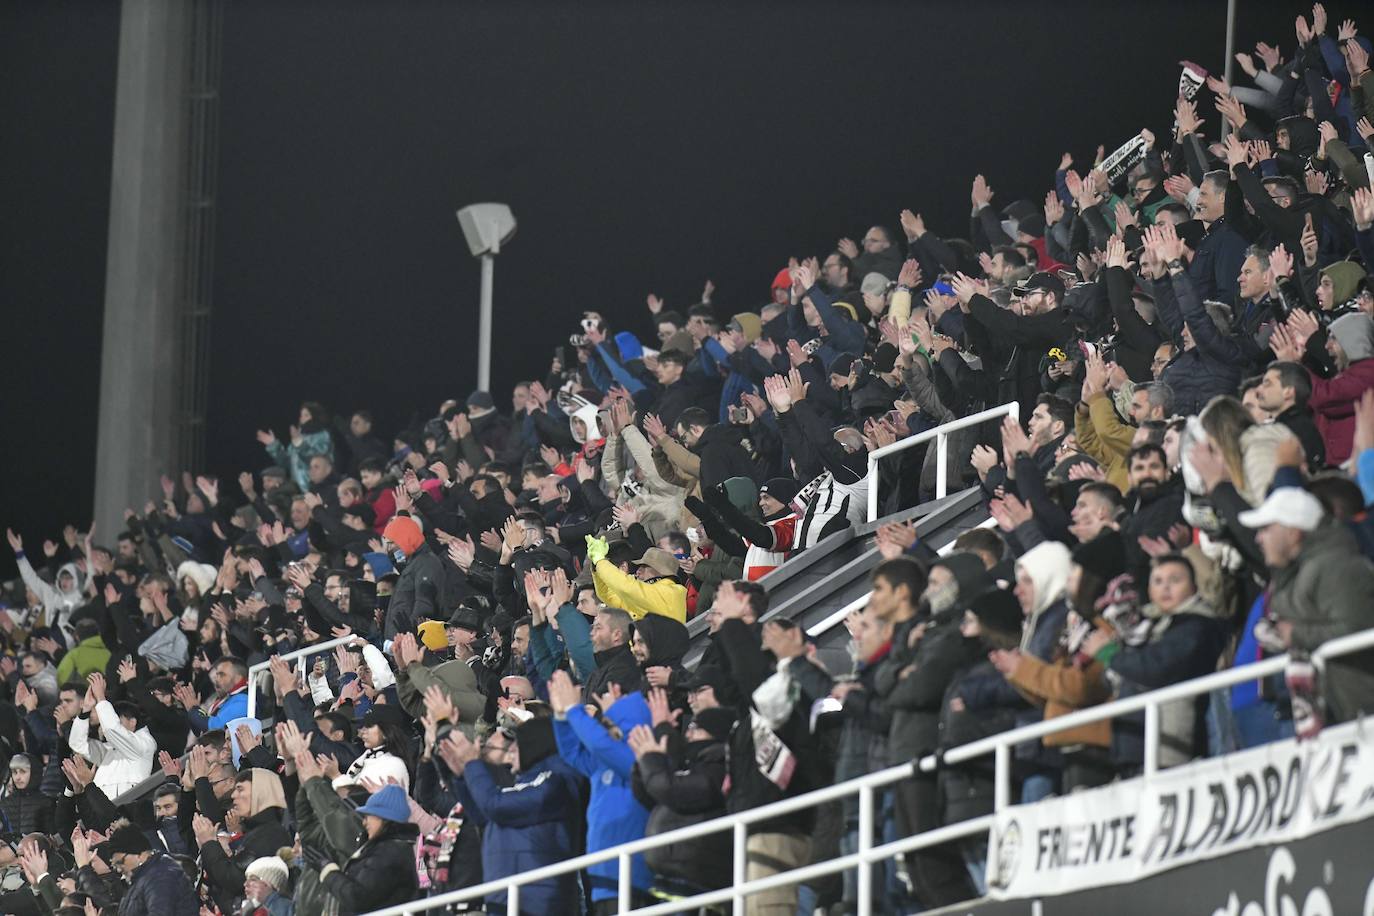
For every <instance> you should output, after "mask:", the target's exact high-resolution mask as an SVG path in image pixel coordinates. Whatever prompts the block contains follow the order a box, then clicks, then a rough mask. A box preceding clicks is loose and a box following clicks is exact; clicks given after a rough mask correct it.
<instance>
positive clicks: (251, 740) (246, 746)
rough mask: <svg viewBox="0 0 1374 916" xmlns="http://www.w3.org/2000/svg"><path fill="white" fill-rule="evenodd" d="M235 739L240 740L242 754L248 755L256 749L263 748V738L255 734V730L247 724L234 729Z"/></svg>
mask: <svg viewBox="0 0 1374 916" xmlns="http://www.w3.org/2000/svg"><path fill="white" fill-rule="evenodd" d="M234 737H235V738H237V739H238V742H239V751H240V753H244V754H246V753H248V752H249V751H251V750H253V749H254V748H256V747H261V746H262V738H261V737H260V736H258V735H255V734H253V730H252V729H251V728H249V727H248V724H247V723H246V722H245V723H243V724H242V725H240V726H239V727H238V728H236V729H234Z"/></svg>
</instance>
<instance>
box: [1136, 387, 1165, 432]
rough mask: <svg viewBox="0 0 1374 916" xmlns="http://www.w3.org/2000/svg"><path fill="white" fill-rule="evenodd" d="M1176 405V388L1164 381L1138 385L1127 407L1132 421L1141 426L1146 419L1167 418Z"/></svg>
mask: <svg viewBox="0 0 1374 916" xmlns="http://www.w3.org/2000/svg"><path fill="white" fill-rule="evenodd" d="M1173 407H1174V389H1172V388H1170V387H1169V386H1168V385H1166V384H1164V383H1163V382H1154V383H1152V384H1149V385H1137V386H1136V388H1135V391H1133V392H1132V393H1131V406H1130V407H1129V408H1128V409H1127V413H1128V414H1129V415H1130V420H1131V423H1132V424H1134V425H1136V426H1140V425H1141V424H1143V423H1144V422H1145V421H1146V420H1167V419H1169V417H1170V416H1171V414H1170V411H1172V410H1173Z"/></svg>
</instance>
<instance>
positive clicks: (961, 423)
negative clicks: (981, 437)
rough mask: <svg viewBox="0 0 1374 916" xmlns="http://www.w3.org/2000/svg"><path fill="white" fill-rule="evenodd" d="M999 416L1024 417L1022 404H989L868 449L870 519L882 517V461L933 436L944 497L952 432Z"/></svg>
mask: <svg viewBox="0 0 1374 916" xmlns="http://www.w3.org/2000/svg"><path fill="white" fill-rule="evenodd" d="M998 417H1012V418H1013V419H1016V420H1020V419H1021V405H1020V404H1018V403H1017V402H1015V401H1010V402H1008V403H1006V404H1003V405H1002V406H1001V407H989V408H988V409H987V410H982V411H979V412H978V413H975V414H970V415H969V416H967V417H960V418H959V419H957V420H950V421H949V422H948V423H943V424H941V425H939V426H937V427H935V428H934V429H928V430H926V431H925V432H923V433H917V434H916V435H914V436H907V437H906V438H905V439H899V440H898V441H896V442H893V443H892V444H891V445H884V446H883V447H882V448H876V449H874V450H873V451H871V452H869V453H868V520H869V521H870V522H876V521H877V520H878V461H879V459H882V458H886V457H887V456H888V455H895V454H897V453H898V452H904V451H906V450H907V449H909V448H915V447H916V446H918V445H924V444H925V443H927V442H929V441H930V440H931V439H934V440H935V498H936V499H944V498H945V495H946V494H947V493H948V491H949V480H948V476H949V469H948V468H947V467H946V465H947V464H948V461H947V459H948V457H949V434H950V433H957V432H958V431H959V430H961V429H968V428H969V427H970V426H977V425H978V424H980V423H986V422H987V421H989V420H995V419H997V418H998Z"/></svg>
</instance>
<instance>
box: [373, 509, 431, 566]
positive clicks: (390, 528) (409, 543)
mask: <svg viewBox="0 0 1374 916" xmlns="http://www.w3.org/2000/svg"><path fill="white" fill-rule="evenodd" d="M382 537H384V538H386V539H387V540H389V541H390V542H391V543H393V544H395V545H396V546H397V547H399V548H401V553H403V554H405V555H406V556H411V555H413V554H414V553H415V551H417V550H419V549H420V545H421V544H423V543H424V542H425V536H424V535H423V534H422V533H420V526H419V525H417V524H415V519H413V518H411V517H410V516H408V515H398V516H396V517H395V518H393V519H392V520H391V521H389V522H387V525H386V528H385V529H383V531H382Z"/></svg>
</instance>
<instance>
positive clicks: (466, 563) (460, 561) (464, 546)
mask: <svg viewBox="0 0 1374 916" xmlns="http://www.w3.org/2000/svg"><path fill="white" fill-rule="evenodd" d="M476 553H477V548H476V545H474V544H473V543H472V535H470V534H469V535H467V536H465V537H463V538H462V539H461V540H460V539H458V538H455V539H453V540H452V541H449V544H448V558H449V559H450V560H452V561H453V565H454V566H457V567H458V568H459V569H461V570H462V571H463V572H467V571H468V570H469V569H471V568H472V561H473V558H474V557H475V556H476Z"/></svg>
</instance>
